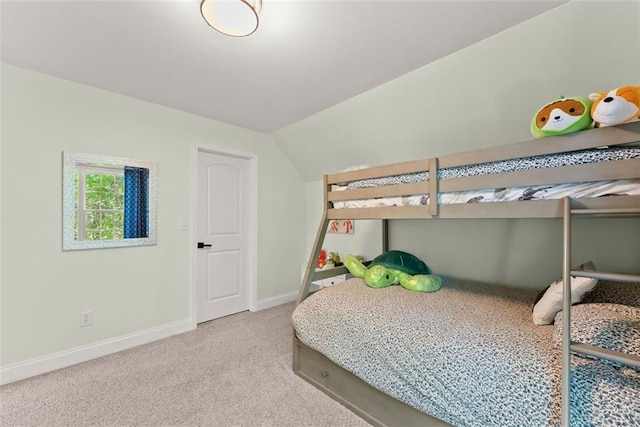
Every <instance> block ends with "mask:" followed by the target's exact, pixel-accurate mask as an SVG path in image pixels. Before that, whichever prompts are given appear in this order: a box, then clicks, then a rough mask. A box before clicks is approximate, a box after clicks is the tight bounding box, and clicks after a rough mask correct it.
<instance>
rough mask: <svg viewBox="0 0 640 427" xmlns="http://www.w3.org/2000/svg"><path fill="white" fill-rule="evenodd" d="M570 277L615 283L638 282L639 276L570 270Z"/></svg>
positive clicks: (639, 280)
mask: <svg viewBox="0 0 640 427" xmlns="http://www.w3.org/2000/svg"><path fill="white" fill-rule="evenodd" d="M571 275H572V276H574V277H590V278H592V279H599V280H612V281H615V282H631V283H636V282H640V275H636V274H620V273H604V272H600V271H584V270H571Z"/></svg>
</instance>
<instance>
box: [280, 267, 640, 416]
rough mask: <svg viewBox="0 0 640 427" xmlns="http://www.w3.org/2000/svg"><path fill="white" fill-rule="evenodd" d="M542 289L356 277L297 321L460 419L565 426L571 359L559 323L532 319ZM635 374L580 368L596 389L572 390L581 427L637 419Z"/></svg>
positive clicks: (390, 382) (382, 382) (405, 394)
mask: <svg viewBox="0 0 640 427" xmlns="http://www.w3.org/2000/svg"><path fill="white" fill-rule="evenodd" d="M535 294H536V291H526V290H520V289H513V288H506V287H500V286H495V285H484V284H478V283H473V282H464V281H456V280H453V279H447V278H446V279H445V280H444V285H443V288H442V289H441V290H440V291H438V292H435V293H432V294H422V293H416V292H411V291H407V290H405V289H404V288H402V287H400V286H391V287H388V288H383V289H373V288H369V287H367V286H366V285H365V284H364V282H363V281H362V280H361V279H351V280H348V281H346V282H344V283H342V284H339V285H336V286H333V287H331V288H326V289H324V290H322V291H319V292H317V293H315V294H313V295H311V296H310V297H309V298H307V299H306V300H305V301H304V302H303V303H302V304H300V305H299V306H298V307H297V308H296V310H295V311H294V313H293V316H292V320H293V325H294V328H295V330H296V333H297V336H298V338H299V339H300V340H301V341H302V342H303V343H305V344H306V345H307V346H309V347H311V348H313V349H315V350H317V351H319V352H321V353H323V354H324V355H326V356H327V357H328V358H329V359H331V360H332V361H334V362H335V363H337V364H338V365H340V366H342V367H343V368H345V369H347V370H349V371H351V372H353V373H354V374H355V375H357V376H359V377H360V378H362V379H363V380H364V381H366V382H367V383H369V384H371V385H372V386H374V387H375V388H377V389H379V390H381V391H383V392H385V393H387V394H389V395H390V396H392V397H394V398H396V399H398V400H401V401H403V402H405V403H407V404H409V405H411V406H413V407H414V408H416V409H418V410H420V411H423V412H426V413H428V414H431V415H433V416H435V417H437V418H440V419H442V420H444V421H446V422H448V423H451V424H452V425H455V426H481V427H488V426H500V427H506V426H517V427H526V426H548V425H556V424H557V422H558V419H559V408H560V404H559V395H560V363H561V359H560V357H561V355H560V351H559V350H558V349H557V347H555V346H554V343H553V334H554V327H553V325H550V326H536V325H534V324H533V322H532V318H531V307H532V303H533V300H534V299H535ZM633 372H635V374H633V375H631V377H629V378H627V377H623V376H622V375H623V374H624V375H627V376H629V375H630V374H629V373H628V372H627V371H625V372H623V373H621V372H620V371H619V370H618V369H617V368H615V367H612V366H609V365H604V364H602V363H601V362H599V361H597V360H584V359H581V360H580V361H579V363H577V364H575V366H574V375H573V378H572V381H573V382H574V383H575V384H574V386H575V387H580V384H589V389H588V390H582V389H579V390H576V392H575V393H574V394H573V396H572V399H578V401H576V402H574V404H573V406H574V407H575V408H580V411H573V412H572V414H571V416H572V425H577V426H589V425H634V424H633V423H631V424H629V423H628V422H629V420H634V419H635V420H636V421H638V418H636V417H638V416H639V414H640V406H639V405H640V403H639V400H638V396H640V394H639V393H640V375H636V374H637V372H636V371H633ZM634 375H635V376H634ZM594 383H595V384H597V386H595V387H594ZM603 387H604V390H605V391H606V394H604V396H606V398H603V395H599V390H601V389H602V388H603ZM611 389H613V391H614V392H611ZM621 389H622V390H621ZM605 391H603V392H602V393H605ZM587 399H588V400H587ZM630 399H632V400H630ZM612 413H615V414H616V416H615V417H611V416H610V414H612ZM619 420H626V422H623V423H620V424H619V423H618V421H619ZM603 421H604V422H603ZM637 425H640V421H639V422H638V424H637Z"/></svg>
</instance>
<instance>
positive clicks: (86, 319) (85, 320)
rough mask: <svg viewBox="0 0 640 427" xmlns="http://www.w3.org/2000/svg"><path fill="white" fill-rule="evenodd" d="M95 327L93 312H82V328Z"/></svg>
mask: <svg viewBox="0 0 640 427" xmlns="http://www.w3.org/2000/svg"><path fill="white" fill-rule="evenodd" d="M91 325H93V311H81V312H80V327H81V328H82V327H84V326H91Z"/></svg>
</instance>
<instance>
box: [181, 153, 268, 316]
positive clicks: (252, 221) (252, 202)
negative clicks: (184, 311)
mask: <svg viewBox="0 0 640 427" xmlns="http://www.w3.org/2000/svg"><path fill="white" fill-rule="evenodd" d="M200 152H206V153H212V154H219V155H221V156H227V157H237V158H241V159H245V160H248V161H249V292H248V300H249V301H248V303H249V304H248V305H249V310H250V311H257V309H258V291H257V265H258V156H257V154H255V153H248V152H244V151H238V150H233V149H230V148H227V147H220V146H215V145H209V144H194V145H193V147H192V150H191V183H190V184H191V185H190V191H189V199H190V205H191V208H190V211H191V212H190V218H189V223H190V227H189V231H190V232H189V247H190V250H189V317H190V319H191V323H192V326H193V328H195V327H196V326H197V316H196V315H197V313H196V310H197V303H198V301H197V295H198V292H197V286H198V283H197V276H196V271H197V249H196V245H197V233H196V232H197V222H198V221H197V211H198V197H197V188H198V153H200Z"/></svg>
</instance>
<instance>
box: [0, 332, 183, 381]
mask: <svg viewBox="0 0 640 427" xmlns="http://www.w3.org/2000/svg"><path fill="white" fill-rule="evenodd" d="M194 327H195V326H194V324H193V322H191V319H185V320H180V321H177V322H173V323H168V324H166V325H162V326H158V327H155V328H151V329H147V330H144V331H139V332H134V333H133V334H129V335H124V336H121V337H117V338H112V339H108V340H105V341H100V342H97V343H94V344H89V345H86V346H82V347H76V348H73V349H71V350H66V351H61V352H59V353H54V354H50V355H48V356H44V357H39V358H36V359H31V360H27V361H26V362H20V363H16V364H13V365H8V366H2V367H0V385H2V384H9V383H12V382H15V381H19V380H23V379H25V378H30V377H34V376H36V375H40V374H45V373H47V372H52V371H56V370H58V369H61V368H66V367H69V366H72V365H76V364H78V363H82V362H87V361H89V360H92V359H96V358H98V357H102V356H106V355H108V354H112V353H116V352H118V351H123V350H128V349H130V348H133V347H136V346H139V345H143V344H147V343H150V342H153V341H157V340H161V339H163V338H168V337H170V336H172V335H177V334H181V333H183V332H187V331H190V330H192V329H194Z"/></svg>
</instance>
